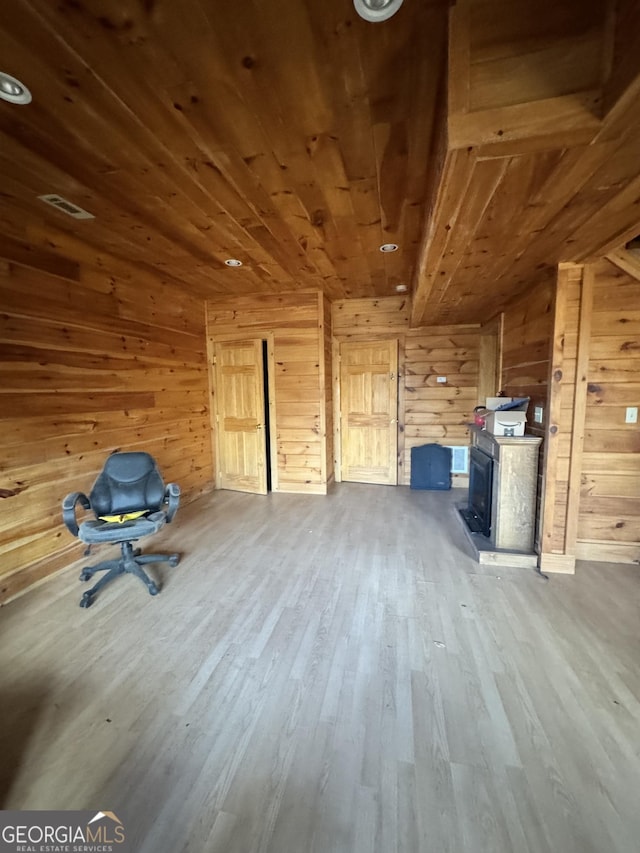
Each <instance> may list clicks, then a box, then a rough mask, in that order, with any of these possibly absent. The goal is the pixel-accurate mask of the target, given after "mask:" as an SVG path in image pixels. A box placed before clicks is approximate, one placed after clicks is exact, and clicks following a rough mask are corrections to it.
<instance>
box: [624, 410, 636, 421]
mask: <svg viewBox="0 0 640 853" xmlns="http://www.w3.org/2000/svg"><path fill="white" fill-rule="evenodd" d="M624 422H625V423H626V424H637V423H638V407H637V406H627V414H626V417H625V419H624Z"/></svg>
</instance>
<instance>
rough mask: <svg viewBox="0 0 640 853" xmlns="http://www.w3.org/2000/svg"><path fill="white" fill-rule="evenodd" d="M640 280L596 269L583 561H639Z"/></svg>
mask: <svg viewBox="0 0 640 853" xmlns="http://www.w3.org/2000/svg"><path fill="white" fill-rule="evenodd" d="M639 341H640V281H639V280H638V278H636V277H633V276H631V275H629V273H627V272H625V271H623V270H622V269H620V268H618V267H617V266H613V265H612V264H611V263H610V262H609V261H607V260H603V261H600V262H598V263H597V264H594V265H593V311H592V314H591V328H590V339H589V343H588V353H587V376H586V394H585V397H586V401H585V406H584V409H583V416H584V429H583V432H584V446H583V452H582V459H581V471H580V480H579V487H580V501H579V512H578V517H577V520H576V525H577V547H576V555H577V556H578V558H580V559H585V560H608V561H611V562H625V563H638V562H640V428H639V426H638V424H637V423H635V424H634V423H631V424H628V423H625V414H626V409H627V407H628V406H634V407H640V343H639Z"/></svg>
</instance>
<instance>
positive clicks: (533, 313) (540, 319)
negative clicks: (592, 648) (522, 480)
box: [499, 273, 556, 548]
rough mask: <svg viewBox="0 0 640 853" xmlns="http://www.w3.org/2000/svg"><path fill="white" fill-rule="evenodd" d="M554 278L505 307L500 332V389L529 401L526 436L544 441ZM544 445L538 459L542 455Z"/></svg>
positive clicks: (545, 278)
mask: <svg viewBox="0 0 640 853" xmlns="http://www.w3.org/2000/svg"><path fill="white" fill-rule="evenodd" d="M555 284H556V276H555V275H551V274H550V273H548V274H545V275H543V277H542V278H541V279H540V280H539V282H538V283H537V284H534V285H533V286H532V287H531V288H530V290H529V292H528V293H527V296H526V297H520V298H519V299H517V300H515V301H514V302H513V303H511V304H510V305H509V306H507V308H506V310H505V312H504V316H503V329H502V378H501V381H500V383H499V385H500V388H501V389H502V390H503V391H504V393H505V395H506V396H508V397H529V398H530V403H529V409H528V411H527V433H529V434H530V435H535V436H539V437H541V438H544V435H545V426H546V423H547V420H548V406H547V403H548V392H549V358H550V347H551V340H552V336H553V307H554V292H555ZM536 406H539V407H542V410H543V421H542V423H540V424H538V423H536V422H535V421H534V410H535V408H536ZM546 447H547V445H546V442H544V441H543V443H542V446H541V450H540V453H541V456H542V458H544V454H545V453H546ZM542 471H543V466H542V465H541V466H540V469H539V481H538V496H537V501H536V517H537V519H538V521H539V520H540V518H541V506H540V501H541V496H542ZM539 545H540V528H539V524H538V525H537V528H536V547H537V548H539Z"/></svg>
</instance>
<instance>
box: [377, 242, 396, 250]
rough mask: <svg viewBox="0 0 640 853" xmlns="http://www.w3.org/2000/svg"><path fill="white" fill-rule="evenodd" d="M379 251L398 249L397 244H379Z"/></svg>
mask: <svg viewBox="0 0 640 853" xmlns="http://www.w3.org/2000/svg"><path fill="white" fill-rule="evenodd" d="M380 251H381V252H397V251H398V244H397V243H383V244H382V246H380Z"/></svg>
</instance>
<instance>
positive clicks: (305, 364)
mask: <svg viewBox="0 0 640 853" xmlns="http://www.w3.org/2000/svg"><path fill="white" fill-rule="evenodd" d="M326 310H327V309H326V307H325V304H324V298H323V296H322V293H321V292H319V291H299V292H296V293H288V294H278V295H275V294H251V295H246V296H238V297H234V298H233V299H231V298H228V299H220V300H215V301H209V302H208V303H207V336H208V338H209V345H210V347H211V346H212V344H213V343H215V341H216V340H233V339H237V340H241V339H247V338H262V339H263V340H266V339H267V338H268V337H269V338H270V339H272V340H273V358H274V362H275V377H273V391H274V396H275V400H274V401H272V402H273V409H272V415H273V417H275V435H276V453H277V467H276V472H275V473H276V480H275V481H274V487H275V488H277V490H278V491H281V492H308V493H315V494H324V493H326V490H327V481H328V478H329V475H328V470H329V465H328V462H327V451H326V441H327V438H326V433H327V430H329V431H331V430H332V428H333V427H332V419H331V416H330V414H328V411H327V407H329V412H330V407H331V403H330V402H329V403H327V401H326V399H325V398H326V392H325V386H326V384H327V380H326V378H325V371H326V369H327V365H326V355H325V346H327V347H328V344H325V340H324V338H325V333H326V331H327V329H326V321H325V314H326ZM330 375H331V374H330V372H329V373H328V376H330ZM213 393H214V395H215V386H214V388H213ZM272 433H273V425H272Z"/></svg>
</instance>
